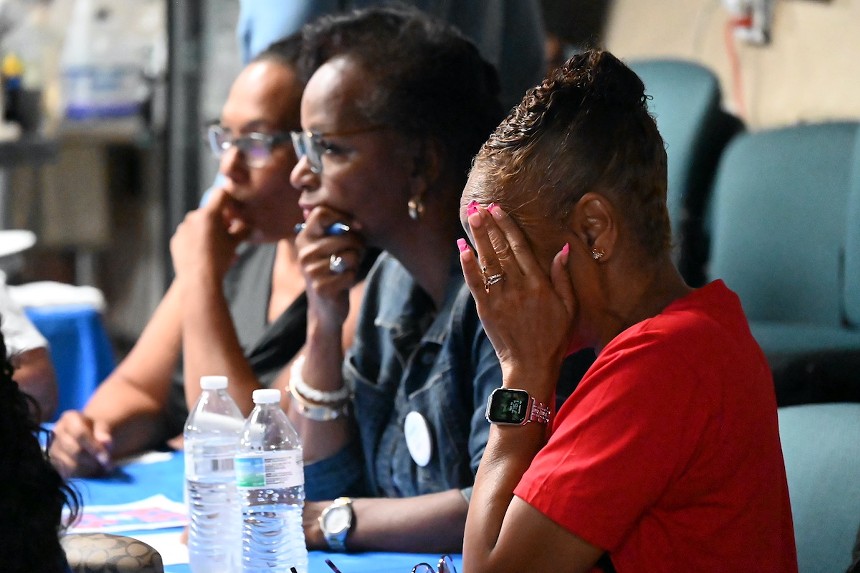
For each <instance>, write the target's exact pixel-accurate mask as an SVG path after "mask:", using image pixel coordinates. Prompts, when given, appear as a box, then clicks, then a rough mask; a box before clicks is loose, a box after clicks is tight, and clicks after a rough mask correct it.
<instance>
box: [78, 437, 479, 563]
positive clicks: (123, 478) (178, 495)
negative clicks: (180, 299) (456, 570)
mask: <svg viewBox="0 0 860 573" xmlns="http://www.w3.org/2000/svg"><path fill="white" fill-rule="evenodd" d="M183 464H184V459H183V455H182V452H173V453H170V454H165V455H164V456H161V457H160V458H159V460H158V461H156V462H153V463H146V462H141V461H138V462H133V463H130V464H128V465H124V466H121V467H120V468H118V469H117V470H116V471H115V472H114V473H113V474H112V475H110V476H108V477H106V478H87V479H74V480H72V483H73V484H74V486H75V487H76V489H77V490H78V491H79V492H80V493H81V496H82V498H83V501H84V506H85V507H86V505H87V504H92V505H95V504H99V505H101V504H113V503H128V502H131V501H136V500H139V499H143V498H146V497H149V496H152V495H156V494H159V493H160V494H163V495H165V496H167V497H168V498H170V499H172V500H174V501H181V500H182V498H183V469H184V465H183ZM166 531H171V530H166ZM175 531H176V532H177V534H178V533H179V531H180V530H179V529H175ZM124 535H130V536H131V537H134V532H131V533H129V534H124ZM325 559H331V560H332V561H333V562H334V564H335V565H337V566H338V568H339V569H340V570H341V571H342V573H409V572H410V571H411V570H412V567H413V566H414V565H415V564H416V563H420V562H422V561H426V562H427V563H431V564H435V563H436V561H437V560H438V559H439V556H438V555H435V554H433V555H430V554H420V553H381V552H367V553H350V554H341V553H328V552H325V551H311V552H310V555H309V566H308V571H309V573H332V572H331V569H329V567H328V566H327V565H326V564H325ZM454 561H455V564H456V565H457V567H461V564H462V558H461V556H459V555H455V556H454ZM165 573H190V569H189V567H188V565H187V564H184V565H170V566H167V567H165Z"/></svg>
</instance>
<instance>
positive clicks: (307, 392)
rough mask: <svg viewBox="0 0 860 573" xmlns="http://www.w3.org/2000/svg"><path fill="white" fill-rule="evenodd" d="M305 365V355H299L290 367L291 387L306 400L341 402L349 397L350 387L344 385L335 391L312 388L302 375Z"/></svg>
mask: <svg viewBox="0 0 860 573" xmlns="http://www.w3.org/2000/svg"><path fill="white" fill-rule="evenodd" d="M304 365H305V357H304V356H303V355H302V356H299V357H298V358H296V359H295V361H293V365H292V366H291V367H290V389H293V388H295V390H296V392H298V393H299V395H300V396H301V397H302V398H304V399H305V401H306V402H316V403H317V404H340V403H341V402H343V401H344V400H348V399H349V395H350V392H349V388H347V387H346V386H343V387H342V388H341V389H340V390H335V391H334V392H324V391H322V390H317V389H316V388H311V387H310V386H308V384H307V383H306V382H305V379H304V378H303V377H302V368H303V367H304Z"/></svg>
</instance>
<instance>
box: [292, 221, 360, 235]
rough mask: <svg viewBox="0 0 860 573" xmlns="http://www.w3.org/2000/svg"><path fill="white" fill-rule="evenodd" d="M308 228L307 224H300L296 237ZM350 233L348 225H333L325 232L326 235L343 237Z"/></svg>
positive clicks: (297, 226)
mask: <svg viewBox="0 0 860 573" xmlns="http://www.w3.org/2000/svg"><path fill="white" fill-rule="evenodd" d="M306 226H307V225H306V224H305V223H298V224H297V225H296V227H295V233H296V235H298V234H299V233H301V232H302V231H304V230H305V227H306ZM348 232H349V225H347V224H346V223H332V224H331V225H329V226H328V227H327V228H326V230H325V234H326V235H343V234H344V233H348Z"/></svg>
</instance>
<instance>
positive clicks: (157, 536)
mask: <svg viewBox="0 0 860 573" xmlns="http://www.w3.org/2000/svg"><path fill="white" fill-rule="evenodd" d="M181 535H182V534H181V533H180V532H179V531H169V532H167V533H144V534H142V535H135V536H134V538H135V539H139V540H140V541H143V542H144V543H148V544H149V545H150V546H151V547H152V548H154V549H155V550H156V551H158V552H159V553H160V554H161V560H162V561H163V562H164V565H165V566H167V565H180V564H184V563H188V546H187V545H185V544H184V543H182V542H181V541H180V540H179V538H180V536H181Z"/></svg>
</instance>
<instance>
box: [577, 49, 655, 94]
mask: <svg viewBox="0 0 860 573" xmlns="http://www.w3.org/2000/svg"><path fill="white" fill-rule="evenodd" d="M561 72H562V73H561V75H562V77H564V78H565V79H566V83H568V84H569V85H571V87H574V88H575V89H576V90H577V91H579V92H580V93H581V94H582V97H583V99H584V100H585V101H590V102H591V103H593V104H594V103H601V102H602V103H604V104H606V105H609V106H613V107H621V108H639V107H641V106H643V105H644V104H645V102H646V101H647V96H646V95H645V84H643V83H642V80H641V79H640V78H639V76H637V75H636V74H635V73H634V72H633V71H632V70H631V69H630V68H628V67H627V66H626V65H625V64H624V63H623V62H622V61H621V60H619V59H618V58H616V57H615V56H613V55H612V54H610V53H609V52H604V51H600V50H590V51H588V52H584V53H582V54H578V55H576V56H573V57H572V58H570V59H569V60H568V61H567V62H565V64H564V66H563V69H562V70H561Z"/></svg>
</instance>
